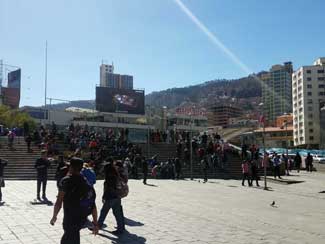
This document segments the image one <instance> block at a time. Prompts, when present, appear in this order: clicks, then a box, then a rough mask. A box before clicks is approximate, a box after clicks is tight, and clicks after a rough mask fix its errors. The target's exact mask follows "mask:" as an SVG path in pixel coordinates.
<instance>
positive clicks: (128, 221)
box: [124, 218, 144, 226]
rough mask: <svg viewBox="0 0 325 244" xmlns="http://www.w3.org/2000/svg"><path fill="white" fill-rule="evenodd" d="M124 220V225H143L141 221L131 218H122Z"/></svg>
mask: <svg viewBox="0 0 325 244" xmlns="http://www.w3.org/2000/svg"><path fill="white" fill-rule="evenodd" d="M124 219H125V220H124V222H125V225H128V226H144V224H143V223H141V222H138V221H134V220H132V219H128V218H124Z"/></svg>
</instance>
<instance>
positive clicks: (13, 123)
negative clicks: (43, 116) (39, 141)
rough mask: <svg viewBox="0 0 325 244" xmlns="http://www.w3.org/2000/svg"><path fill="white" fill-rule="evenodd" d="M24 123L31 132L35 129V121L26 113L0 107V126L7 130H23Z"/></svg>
mask: <svg viewBox="0 0 325 244" xmlns="http://www.w3.org/2000/svg"><path fill="white" fill-rule="evenodd" d="M25 123H27V124H28V126H29V128H30V129H31V130H33V129H34V128H35V127H36V123H35V121H34V120H33V118H32V117H31V116H30V115H29V114H28V113H26V112H22V111H19V110H18V109H11V108H9V107H7V106H3V105H2V106H0V124H2V125H4V126H5V127H8V128H12V127H20V128H24V124H25Z"/></svg>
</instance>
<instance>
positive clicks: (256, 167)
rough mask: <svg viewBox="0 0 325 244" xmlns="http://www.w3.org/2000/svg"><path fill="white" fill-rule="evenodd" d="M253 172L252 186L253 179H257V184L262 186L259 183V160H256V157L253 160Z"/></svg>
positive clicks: (251, 183)
mask: <svg viewBox="0 0 325 244" xmlns="http://www.w3.org/2000/svg"><path fill="white" fill-rule="evenodd" d="M251 172H252V177H251V182H250V185H251V186H252V185H253V181H254V180H255V181H256V186H260V185H259V184H258V179H259V176H258V160H256V159H254V160H252V161H251Z"/></svg>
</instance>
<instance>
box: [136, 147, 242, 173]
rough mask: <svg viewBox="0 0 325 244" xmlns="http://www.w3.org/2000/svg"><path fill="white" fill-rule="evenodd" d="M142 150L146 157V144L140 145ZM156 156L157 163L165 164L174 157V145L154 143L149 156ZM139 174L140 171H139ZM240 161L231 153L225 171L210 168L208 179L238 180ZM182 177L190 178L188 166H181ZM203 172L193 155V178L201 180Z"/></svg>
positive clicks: (235, 153) (236, 153)
mask: <svg viewBox="0 0 325 244" xmlns="http://www.w3.org/2000/svg"><path fill="white" fill-rule="evenodd" d="M140 146H141V148H142V152H143V155H145V156H146V157H147V155H148V153H147V148H148V146H147V145H146V144H141V145H140ZM155 154H158V161H159V162H165V161H167V160H168V158H175V157H176V144H166V143H156V144H151V145H150V149H149V156H150V157H152V156H153V155H155ZM139 172H141V170H140V169H139ZM241 176H242V173H241V160H240V157H239V154H238V152H236V151H232V152H229V153H228V162H227V165H226V167H225V170H221V169H216V170H215V169H213V168H212V167H211V168H210V169H209V170H208V178H218V179H238V178H241ZM182 177H184V178H190V177H191V167H190V164H186V165H183V167H182ZM202 177H203V171H202V167H201V165H200V162H199V159H198V158H197V157H196V155H193V178H202Z"/></svg>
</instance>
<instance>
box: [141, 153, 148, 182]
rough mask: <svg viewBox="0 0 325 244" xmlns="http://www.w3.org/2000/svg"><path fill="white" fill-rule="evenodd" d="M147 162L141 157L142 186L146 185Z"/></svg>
mask: <svg viewBox="0 0 325 244" xmlns="http://www.w3.org/2000/svg"><path fill="white" fill-rule="evenodd" d="M148 168H149V165H148V161H147V160H146V159H145V158H144V157H143V159H142V173H143V184H145V185H146V184H147V177H148Z"/></svg>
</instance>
